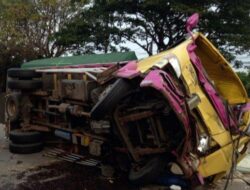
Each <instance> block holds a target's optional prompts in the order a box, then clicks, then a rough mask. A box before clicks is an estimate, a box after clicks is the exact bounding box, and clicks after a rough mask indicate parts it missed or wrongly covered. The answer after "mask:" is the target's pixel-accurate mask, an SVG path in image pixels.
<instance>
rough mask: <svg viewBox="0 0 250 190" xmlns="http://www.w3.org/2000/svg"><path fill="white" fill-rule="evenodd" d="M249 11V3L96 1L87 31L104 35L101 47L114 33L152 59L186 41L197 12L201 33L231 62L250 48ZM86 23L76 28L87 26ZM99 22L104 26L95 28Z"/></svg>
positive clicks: (239, 0)
mask: <svg viewBox="0 0 250 190" xmlns="http://www.w3.org/2000/svg"><path fill="white" fill-rule="evenodd" d="M100 7H101V9H100ZM249 7H250V2H249V1H243V0H203V1H200V0H168V1H166V0H133V1H132V0H95V1H93V6H92V7H91V9H89V14H90V15H94V16H93V17H92V19H91V23H90V25H88V27H89V28H92V29H91V30H90V31H92V34H93V36H95V37H97V36H98V35H99V37H100V34H103V38H102V37H100V38H97V39H99V41H101V43H102V44H105V40H104V39H108V37H106V36H107V34H111V32H110V30H111V31H112V32H113V33H112V36H116V39H119V40H118V41H117V42H118V43H122V42H124V41H130V42H133V43H135V44H137V45H138V46H139V47H141V48H142V49H144V50H145V51H146V52H147V53H148V54H149V55H152V54H153V53H155V52H160V51H162V50H165V49H168V48H169V47H171V46H173V44H175V43H177V42H178V41H179V40H180V39H182V38H184V37H185V35H186V31H185V27H184V26H185V21H186V19H187V17H188V16H189V15H191V14H192V13H194V12H198V13H199V14H200V15H201V21H200V24H199V30H201V31H202V32H203V33H205V34H206V35H207V36H208V38H209V39H210V40H212V42H213V43H214V44H215V45H216V46H217V47H218V48H219V49H220V50H221V51H222V52H223V54H224V55H225V56H226V57H227V58H228V59H229V60H232V59H233V58H234V57H233V55H234V54H236V53H237V54H239V53H245V52H247V51H248V50H249V47H250V44H249V43H250V42H249V41H250V40H249V38H250V37H249V33H250V18H249ZM87 12H88V11H87ZM87 12H85V13H82V15H84V14H86V13H87ZM84 16H86V15H84ZM107 18H108V19H107ZM83 20H84V19H79V20H78V21H79V22H75V23H73V25H75V24H76V23H77V25H78V26H79V25H81V24H80V23H81V22H85V23H86V22H88V19H87V21H86V20H84V21H83ZM96 22H97V23H103V25H102V24H100V25H98V26H95V25H94V24H93V25H92V23H96ZM104 23H105V24H104ZM71 26H72V25H71ZM82 26H83V27H84V26H85V25H82ZM100 31H101V32H100ZM71 32H72V34H74V36H75V35H76V36H77V35H83V32H82V33H81V31H79V30H77V32H74V31H72V30H71ZM84 32H85V31H84ZM86 34H87V35H89V36H92V35H90V34H88V33H86ZM103 40H104V41H103ZM110 41H111V40H109V44H111V42H110ZM106 42H107V41H106ZM97 44H98V43H97ZM93 49H95V48H93Z"/></svg>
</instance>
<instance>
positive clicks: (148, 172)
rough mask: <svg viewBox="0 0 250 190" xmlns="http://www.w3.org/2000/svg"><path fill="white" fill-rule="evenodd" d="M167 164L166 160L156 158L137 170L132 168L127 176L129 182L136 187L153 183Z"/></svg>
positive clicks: (159, 157)
mask: <svg viewBox="0 0 250 190" xmlns="http://www.w3.org/2000/svg"><path fill="white" fill-rule="evenodd" d="M167 163H168V161H167V159H164V157H161V156H158V157H155V158H152V159H151V160H149V161H148V162H147V163H146V164H145V165H144V166H142V167H140V168H139V169H138V168H133V167H132V168H131V169H130V172H129V176H128V178H129V181H130V182H131V183H133V184H136V185H142V184H149V183H153V182H155V181H156V180H157V178H158V177H159V176H160V175H161V174H162V173H163V172H164V170H165V169H166V166H167Z"/></svg>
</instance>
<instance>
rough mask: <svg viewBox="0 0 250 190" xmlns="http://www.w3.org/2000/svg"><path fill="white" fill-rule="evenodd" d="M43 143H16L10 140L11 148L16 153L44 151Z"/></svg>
mask: <svg viewBox="0 0 250 190" xmlns="http://www.w3.org/2000/svg"><path fill="white" fill-rule="evenodd" d="M42 149H43V143H33V144H15V143H13V142H10V144H9V150H10V152H11V153H14V154H32V153H37V152H40V151H42Z"/></svg>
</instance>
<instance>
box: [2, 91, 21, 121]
mask: <svg viewBox="0 0 250 190" xmlns="http://www.w3.org/2000/svg"><path fill="white" fill-rule="evenodd" d="M19 98H20V96H19V94H11V95H9V96H7V99H6V102H5V110H6V114H7V116H8V118H9V120H10V121H16V120H17V119H18V117H19V112H20V110H19Z"/></svg>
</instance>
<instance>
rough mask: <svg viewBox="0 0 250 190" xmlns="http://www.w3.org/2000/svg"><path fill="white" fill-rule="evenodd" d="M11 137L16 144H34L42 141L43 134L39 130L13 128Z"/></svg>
mask: <svg viewBox="0 0 250 190" xmlns="http://www.w3.org/2000/svg"><path fill="white" fill-rule="evenodd" d="M9 139H10V140H11V141H12V142H13V143H16V144H32V143H40V142H42V134H41V133H40V132H38V131H20V130H12V131H10V133H9Z"/></svg>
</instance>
